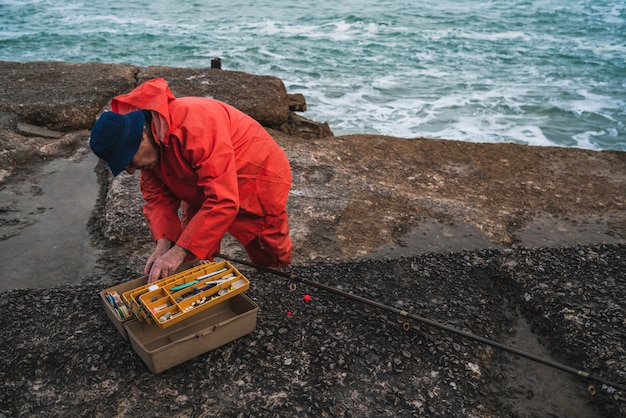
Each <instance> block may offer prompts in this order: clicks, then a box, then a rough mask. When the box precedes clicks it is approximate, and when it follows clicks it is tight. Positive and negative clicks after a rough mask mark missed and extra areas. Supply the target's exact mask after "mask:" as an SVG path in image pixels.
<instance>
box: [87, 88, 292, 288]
mask: <svg viewBox="0 0 626 418" xmlns="http://www.w3.org/2000/svg"><path fill="white" fill-rule="evenodd" d="M111 109H112V110H113V111H112V112H105V113H103V114H102V115H101V116H100V118H99V119H98V121H97V122H96V124H95V125H94V127H93V129H92V131H91V139H90V142H89V144H90V147H91V149H92V151H93V152H94V153H95V154H96V155H97V156H98V157H100V158H101V159H103V160H105V161H106V162H107V163H108V165H109V168H110V169H111V171H112V173H113V175H114V176H117V175H118V174H119V173H121V172H122V171H126V172H127V173H129V174H133V173H134V172H135V171H136V170H138V169H139V170H140V172H141V177H140V185H141V193H142V195H143V197H144V200H145V204H144V209H143V212H144V215H145V216H146V219H147V221H148V226H149V227H150V231H151V232H152V236H153V238H154V240H155V242H156V248H155V250H154V252H153V253H152V255H151V256H150V258H149V259H148V262H147V263H146V267H145V269H144V273H145V274H146V275H147V276H148V281H149V282H150V283H151V282H153V281H155V280H158V279H159V278H164V277H167V276H169V275H171V274H174V272H175V271H176V268H177V267H178V266H179V265H180V264H181V263H182V262H183V261H184V259H185V258H187V257H197V258H200V259H208V260H212V259H213V256H214V255H216V254H218V253H219V249H220V241H221V239H222V237H223V236H224V234H225V233H226V232H229V233H230V234H231V235H232V236H233V237H234V238H236V239H237V240H238V241H239V242H240V243H241V244H242V245H243V246H244V247H245V249H246V252H247V253H248V256H249V257H250V259H251V260H252V261H253V262H255V263H258V264H261V265H265V266H270V267H282V266H286V265H288V264H290V263H291V248H292V244H291V239H290V237H289V224H288V219H287V210H286V205H287V197H288V194H289V188H290V186H291V171H290V167H289V161H288V160H287V156H286V155H285V153H284V152H283V150H282V149H281V148H280V147H279V146H278V145H277V144H276V142H275V141H274V139H273V138H272V137H271V136H270V135H269V134H268V133H267V131H265V129H263V127H262V126H261V125H260V124H259V123H258V122H256V121H255V120H254V119H252V118H251V117H249V116H247V115H246V114H244V113H243V112H241V111H239V110H237V109H235V108H234V107H232V106H229V105H227V104H225V103H222V102H219V101H217V100H212V99H207V98H200V97H183V98H176V97H174V95H173V94H172V92H171V90H170V88H169V86H168V84H167V82H166V81H165V80H164V79H162V78H157V79H153V80H149V81H146V82H145V83H143V84H141V85H140V86H139V87H137V88H136V89H134V90H133V91H131V92H130V93H128V94H123V95H120V96H117V97H115V98H113V100H112V102H111ZM181 205H182V219H181V217H179V209H180V208H181Z"/></svg>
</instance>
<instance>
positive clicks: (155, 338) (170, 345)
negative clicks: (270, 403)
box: [124, 293, 259, 373]
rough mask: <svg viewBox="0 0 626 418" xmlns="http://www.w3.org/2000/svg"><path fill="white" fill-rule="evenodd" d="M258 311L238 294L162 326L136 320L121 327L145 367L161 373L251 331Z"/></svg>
mask: <svg viewBox="0 0 626 418" xmlns="http://www.w3.org/2000/svg"><path fill="white" fill-rule="evenodd" d="M258 310H259V307H258V306H257V305H256V304H255V303H254V302H253V301H252V300H251V299H250V298H248V297H247V296H246V295H244V294H243V293H240V294H237V295H235V296H233V297H232V298H229V299H227V300H225V301H223V302H221V303H218V304H217V305H213V306H211V307H209V308H208V309H205V310H203V311H202V312H199V313H198V314H197V315H194V316H192V317H191V318H189V319H186V320H184V321H181V322H178V323H176V324H174V325H172V326H171V327H168V328H165V329H163V328H160V327H158V326H156V325H155V324H148V323H146V322H142V321H137V320H132V321H127V322H126V323H125V324H124V328H125V329H126V331H127V333H128V336H129V339H130V343H131V345H132V347H133V349H134V350H135V352H136V353H137V354H138V355H139V357H140V358H141V359H142V360H143V362H144V363H145V364H146V366H148V368H149V369H150V370H151V371H152V372H153V373H161V372H162V371H164V370H167V369H169V368H171V367H174V366H177V365H179V364H181V363H184V362H185V361H187V360H191V359H192V358H195V357H197V356H199V355H201V354H204V353H206V352H208V351H211V350H214V349H216V348H218V347H220V346H222V345H224V344H227V343H229V342H231V341H234V340H236V339H237V338H240V337H243V336H244V335H247V334H249V333H251V332H252V331H254V329H255V328H256V320H257V312H258Z"/></svg>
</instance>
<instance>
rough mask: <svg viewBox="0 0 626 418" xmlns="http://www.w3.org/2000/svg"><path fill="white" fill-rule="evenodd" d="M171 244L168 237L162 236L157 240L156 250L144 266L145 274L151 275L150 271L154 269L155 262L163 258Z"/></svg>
mask: <svg viewBox="0 0 626 418" xmlns="http://www.w3.org/2000/svg"><path fill="white" fill-rule="evenodd" d="M171 246H172V243H171V242H170V240H168V239H166V238H161V239H159V240H157V242H156V248H155V249H154V252H153V253H152V255H151V256H150V258H148V262H147V263H146V267H144V269H143V274H145V275H146V276H150V271H151V270H152V266H153V265H154V262H155V261H157V260H158V259H159V258H161V257H162V256H163V255H164V254H165V253H166V252H168V251H169V249H170V247H171ZM153 281H154V280H153Z"/></svg>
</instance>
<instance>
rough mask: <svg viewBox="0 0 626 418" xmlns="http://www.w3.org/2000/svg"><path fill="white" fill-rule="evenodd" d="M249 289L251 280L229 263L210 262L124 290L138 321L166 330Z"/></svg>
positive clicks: (128, 303) (127, 303)
mask: <svg viewBox="0 0 626 418" xmlns="http://www.w3.org/2000/svg"><path fill="white" fill-rule="evenodd" d="M249 287H250V282H249V281H248V279H247V278H246V277H245V276H243V275H242V274H241V273H240V272H239V271H238V270H237V269H236V268H235V267H233V266H232V264H230V263H229V262H228V261H222V262H219V263H216V262H211V263H206V264H200V265H197V266H195V267H192V268H190V269H188V270H185V271H182V272H180V273H177V274H174V275H172V276H169V277H166V278H164V279H161V280H158V281H156V282H154V283H152V284H145V285H143V286H139V287H137V288H135V289H131V290H128V291H125V292H123V294H122V300H123V302H124V304H125V305H126V306H127V307H128V309H129V311H130V312H131V313H132V314H133V315H134V316H135V318H137V319H138V320H139V321H145V322H147V323H149V324H153V323H154V324H156V325H158V326H159V327H161V328H167V327H170V326H172V325H174V324H177V323H179V322H181V321H183V320H185V319H187V318H189V317H191V316H193V315H196V314H198V313H200V312H202V311H204V310H206V309H208V308H210V307H212V306H215V305H218V304H219V303H221V302H223V301H226V300H228V299H230V298H232V297H233V296H236V295H238V294H240V293H242V292H244V291H246V290H248V289H249Z"/></svg>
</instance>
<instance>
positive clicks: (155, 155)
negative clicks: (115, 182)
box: [124, 130, 159, 174]
mask: <svg viewBox="0 0 626 418" xmlns="http://www.w3.org/2000/svg"><path fill="white" fill-rule="evenodd" d="M158 163H159V147H157V145H156V143H155V142H154V141H153V140H152V139H151V138H150V137H149V135H148V134H147V133H146V131H145V130H144V132H143V134H142V137H141V143H140V144H139V148H138V149H137V152H136V153H135V156H134V157H133V159H132V160H130V163H129V164H128V166H126V168H125V169H124V170H125V171H126V172H127V173H128V174H134V173H135V171H136V170H140V169H144V168H145V169H148V170H151V169H153V168H155V167H156V166H157V164H158Z"/></svg>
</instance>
